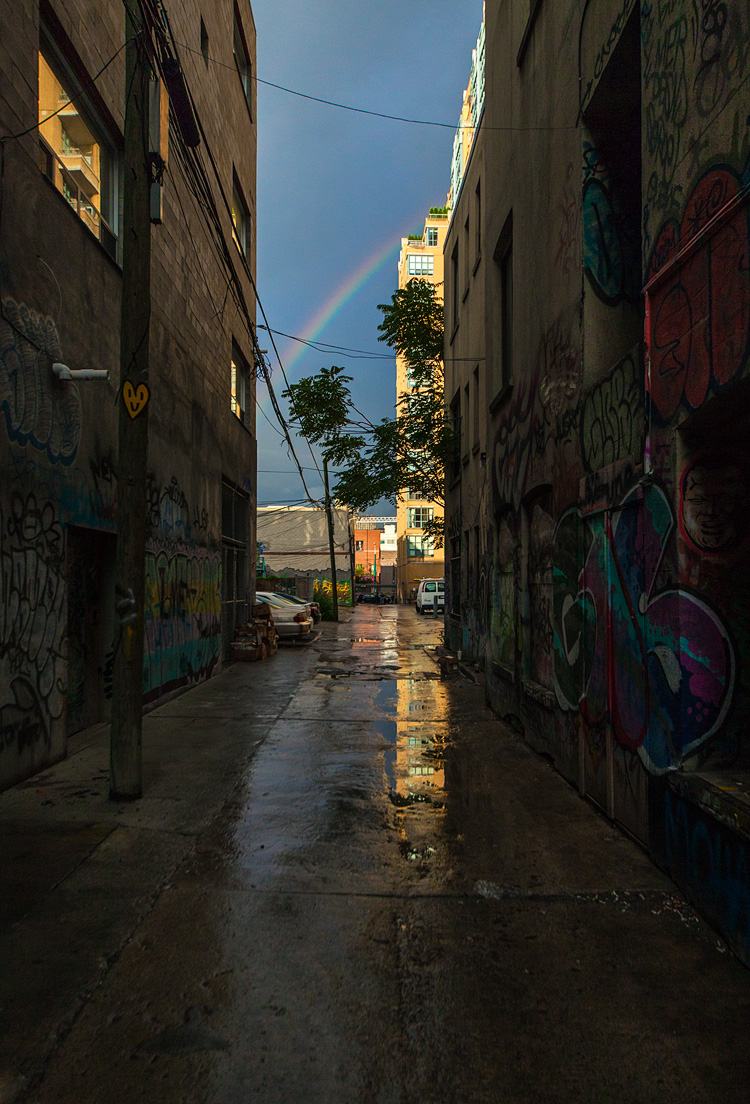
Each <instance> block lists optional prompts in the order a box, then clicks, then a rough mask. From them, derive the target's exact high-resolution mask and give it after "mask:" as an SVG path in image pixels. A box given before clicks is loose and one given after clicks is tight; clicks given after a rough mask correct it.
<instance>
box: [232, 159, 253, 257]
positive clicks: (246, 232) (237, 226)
mask: <svg viewBox="0 0 750 1104" xmlns="http://www.w3.org/2000/svg"><path fill="white" fill-rule="evenodd" d="M232 238H233V240H234V244H235V245H236V246H237V248H238V249H239V251H240V253H242V255H243V256H244V255H245V253H246V252H247V248H248V246H249V244H250V215H249V214H248V210H247V206H246V204H245V201H244V199H243V198H242V192H241V191H240V188H239V184H238V183H237V178H236V177H235V180H234V185H233V187H232Z"/></svg>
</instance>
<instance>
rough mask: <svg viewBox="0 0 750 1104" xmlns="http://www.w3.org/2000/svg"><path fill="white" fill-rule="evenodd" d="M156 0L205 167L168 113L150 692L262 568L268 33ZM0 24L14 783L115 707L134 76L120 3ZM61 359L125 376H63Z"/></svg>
mask: <svg viewBox="0 0 750 1104" xmlns="http://www.w3.org/2000/svg"><path fill="white" fill-rule="evenodd" d="M160 7H161V5H160ZM143 8H144V11H152V10H153V11H155V10H156V9H155V6H153V5H152V6H148V5H144V6H143ZM164 8H165V10H166V12H167V14H168V17H169V23H170V27H171V35H169V36H168V37H169V38H170V44H171V49H172V52H173V54H174V55H175V56H176V57H177V58H178V59H179V62H180V65H181V68H182V72H183V74H184V78H185V81H186V84H187V87H188V89H189V91H190V93H191V95H192V98H193V102H194V107H195V112H196V115H197V118H198V119H199V121H200V124H201V127H202V132H201V137H200V161H201V163H202V165H203V167H204V169H205V174H206V175H205V177H203V178H201V174H200V166H199V163H198V158H197V156H196V155H195V154H194V153H193V152H192V150H191V149H190V148H188V147H187V146H186V144H185V142H184V141H183V140H182V139H181V136H180V134H179V132H178V130H177V129H176V128H174V127H173V128H172V129H171V130H170V134H169V149H168V156H167V164H166V167H165V169H164V173H163V176H162V188H161V196H162V214H161V223H160V224H153V225H152V227H151V311H150V319H149V327H148V338H147V340H148V343H149V355H150V365H151V371H150V380H149V387H150V394H149V393H148V392H145V393H143V394H142V395H141V397H140V398H139V397H138V396H137V395H131V396H130V398H131V400H133V399H134V398H135V399H137V401H136V402H135V406H134V408H133V409H134V415H133V416H138V410H139V409H140V408H141V406H142V403H143V402H145V401H147V403H148V466H147V470H148V476H147V486H148V490H147V498H146V501H144V503H143V509H144V512H145V514H146V517H147V525H148V531H147V546H146V564H145V571H146V600H145V606H144V608H143V611H142V613H143V625H144V650H145V658H144V668H143V702H144V705H145V706H146V707H149V706H153V705H155V704H157V703H159V702H161V701H164V700H165V698H167V697H168V696H170V695H173V694H176V693H179V692H181V691H182V690H184V689H185V688H187V687H189V686H192V685H194V684H195V683H197V682H199V681H200V680H202V679H206V678H208V677H209V676H210V675H212V674H213V673H215V672H217V671H219V670H220V669H221V666H222V662H223V660H224V656H225V655H226V654H227V651H228V647H229V643H230V642H231V639H232V636H233V631H234V626H235V623H236V622H237V621H238V620H240V619H243V618H244V617H245V616H246V610H247V599H248V594H249V593H250V591H252V589H253V585H254V582H253V580H254V575H253V572H254V557H251V556H250V555H249V550H250V548H254V546H255V520H254V519H255V486H256V483H255V466H256V461H255V456H256V446H255V411H254V405H255V404H254V389H255V355H256V354H255V336H254V292H253V284H254V272H255V226H256V219H255V178H256V123H255V118H256V101H255V86H254V82H253V80H252V73H253V71H254V67H255V26H254V22H253V14H252V10H251V7H250V4H249V2H248V0H215V2H214V3H212V4H210V5H207V4H203V5H201V4H199V3H198V0H166V2H165V5H164ZM0 23H1V24H2V27H3V32H2V37H1V39H0V68H1V69H2V72H3V81H2V82H1V83H0V134H2V135H3V136H4V139H3V145H2V155H1V156H2V204H1V206H0V220H1V221H0V257H1V258H2V259H1V261H0V729H1V730H2V739H1V740H0V786H7V785H8V784H10V783H12V782H14V781H16V780H17V779H19V778H22V777H24V776H25V775H28V774H31V773H33V772H34V771H35V770H38V769H39V768H41V767H43V766H44V765H46V764H48V763H50V762H52V761H54V760H56V759H59V758H61V757H62V756H63V755H64V754H65V750H66V745H67V740H68V737H69V736H70V735H72V734H73V733H75V732H77V731H79V730H80V729H82V728H85V727H86V726H88V725H90V724H92V723H94V722H96V721H101V720H105V719H107V717H108V712H109V699H110V693H111V673H112V664H113V655H114V650H115V649H116V648H117V647H118V646H119V643H120V639H121V635H120V634H121V631H122V630H121V626H120V622H119V619H118V617H117V615H116V613H115V583H116V581H117V580H115V578H114V548H115V533H116V531H117V526H118V503H117V474H118V415H119V404H121V403H122V402H123V401H124V400H123V395H122V390H121V387H120V305H121V288H122V277H123V274H122V268H121V264H122V242H123V238H124V236H125V235H126V234H127V233H128V231H129V228H128V226H127V225H125V224H124V221H123V206H122V190H123V179H124V172H125V166H124V164H123V125H124V116H125V102H126V94H127V91H128V90H127V87H126V77H125V51H124V50H123V46H124V43H125V11H124V6H123V4H122V3H116V2H114V0H87V2H86V3H85V4H81V3H80V2H79V0H30V2H28V3H23V4H19V3H17V2H16V0H0ZM164 33H165V34H168V32H166V31H164ZM173 120H174V116H173ZM146 155H147V151H146V150H145V149H144V159H145V157H146ZM206 190H207V191H208V192H210V194H211V196H212V197H213V202H214V204H215V219H214V220H213V221H212V222H210V223H207V221H206V216H205V206H206V203H207V200H206ZM220 237H222V238H223V242H224V244H225V246H226V249H224V246H223V245H221V244H220V243H219V242H218V239H219V238H220ZM230 267H232V268H234V270H235V278H233V279H232V281H231V284H230V282H229V277H228V269H229V268H230ZM243 304H244V306H243ZM60 363H63V364H65V365H67V366H68V367H69V368H70V369H72V370H73V371H74V372H75V371H76V370H79V369H91V370H100V371H107V372H109V379H108V380H107V379H95V380H81V379H80V378H79V379H76V378H71V379H65V378H63V377H64V374H65V373H62V375H61V373H60V369H59V368H58V369H54V368H53V366H54V365H56V364H60ZM139 404H140V405H139Z"/></svg>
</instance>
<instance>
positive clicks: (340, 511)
mask: <svg viewBox="0 0 750 1104" xmlns="http://www.w3.org/2000/svg"><path fill="white" fill-rule="evenodd" d="M332 513H333V544H334V559H335V564H336V579H337V584H338V594H339V597H340V599H342V600H346V601H351V598H352V575H353V573H354V523H353V519H352V518H351V516H350V514H349V511H348V510H346V509H344V508H342V507H337V508H334V509H333V511H332ZM257 523H258V547H259V553H260V557H261V561H262V564H263V567H262V571H263V574H264V575H273V576H276V577H279V576H287V577H288V578H290V579H294V578H296V579H300V578H304V577H307V578H308V579H312V580H313V581H314V580H316V579H317V580H324V579H328V580H330V578H331V553H330V545H329V541H328V520H327V518H326V512H325V510H323V509H320V508H319V507H316V506H281V505H279V506H259V507H258V511H257ZM259 589H261V588H260V586H259Z"/></svg>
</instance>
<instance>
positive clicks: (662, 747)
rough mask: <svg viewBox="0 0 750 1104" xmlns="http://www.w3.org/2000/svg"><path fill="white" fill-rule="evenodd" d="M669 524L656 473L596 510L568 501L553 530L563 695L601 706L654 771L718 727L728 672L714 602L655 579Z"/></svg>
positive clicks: (559, 691)
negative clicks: (614, 504)
mask: <svg viewBox="0 0 750 1104" xmlns="http://www.w3.org/2000/svg"><path fill="white" fill-rule="evenodd" d="M673 529H674V518H673V515H672V511H671V508H670V505H669V502H668V500H667V497H666V495H665V494H664V492H663V490H662V489H661V488H660V487H658V486H656V485H653V486H650V487H647V488H645V489H644V490H643V491H642V490H641V489H640V488H639V487H636V488H634V489H633V490H632V491H630V493H629V494H628V495H626V496H625V498H624V499H623V500H622V502H621V503H620V505H619V507H618V508H617V509H616V510H613V511H611V512H603V513H600V514H598V515H596V516H595V517H591V518H588V519H586V518H581V517H580V515H579V514H578V512H577V510H571V511H568V512H567V513H566V514H565V515H563V517H562V518H561V519H560V522H559V523H558V527H557V532H556V535H555V544H556V548H555V598H554V610H555V637H554V640H555V692H556V695H557V700H558V703H559V704H560V705H561V707H562V708H563V709H566V710H577V709H580V710H581V712H582V714H583V716H584V718H585V719H586V721H587V722H589V723H597V722H599V721H601V720H602V719H603V718H605V716H607V714H608V715H609V718H610V722H611V725H612V730H613V734H614V736H615V739H616V740H617V742H618V743H619V744H620V745H621V746H622V747H625V748H629V749H630V750H632V751H637V752H638V754H639V755H640V757H641V759H642V760H643V762H644V764H645V765H646V767H647V769H648V770H650V771H652V772H656V773H661V772H664V771H667V770H671V769H675V768H676V767H679V766H680V765H681V763H682V762H683V760H684V759H685V758H686V757H687V756H689V755H690V754H691V753H692V752H694V751H695V750H696V749H697V748H699V747H700V746H701V745H702V744H704V743H705V742H706V741H707V740H709V739H710V738H711V737H712V736H713V735H714V734H715V733H716V732H717V731H718V730H719V728H720V727H721V725H722V723H723V721H724V719H725V717H726V715H727V711H728V709H729V706H730V703H731V700H732V695H733V692H734V684H735V660H734V650H733V647H732V644H731V642H730V640H729V637H728V634H727V632H726V629H725V628H724V626H723V624H722V622H721V621H720V620H719V618H718V617H717V616H716V614H715V613H714V612H713V611H712V610H711V609H710V607H709V606H708V605H707V604H706V603H705V602H704V601H702V600H701V599H700V598H698V597H697V596H696V595H694V594H692V593H690V592H689V591H687V590H684V589H679V588H673V587H665V588H664V589H659V588H658V586H657V577H658V575H659V571H660V568H661V565H662V560H663V557H664V553H665V548H666V545H667V541H668V540H669V538H670V536H671V534H672V532H673ZM579 550H580V552H581V553H582V558H579V556H578V555H576V553H577V552H578V551H579ZM581 563H583V567H582V568H581V567H580V564H581ZM608 702H609V707H608Z"/></svg>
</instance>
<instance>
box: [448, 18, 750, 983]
mask: <svg viewBox="0 0 750 1104" xmlns="http://www.w3.org/2000/svg"><path fill="white" fill-rule="evenodd" d="M748 20H749V15H748V6H747V3H745V2H744V0H724V2H723V3H722V4H720V5H711V4H704V5H702V7H700V6H699V7H696V5H695V4H694V3H693V2H692V0H670V3H669V4H648V3H643V4H639V3H637V2H635V0H625V3H623V2H622V0H597V3H595V4H593V3H591V4H580V3H578V0H561V2H560V3H555V4H553V3H548V2H545V0H541V2H535V3H532V4H529V3H528V2H527V0H502V2H501V0H487V5H486V71H485V76H486V88H485V105H484V116H483V121H482V126H481V127H480V128H479V133H478V135H477V136H476V138H475V140H474V142H473V145H472V148H471V150H470V153H469V157H468V160H467V161H466V164H465V167H464V172H463V177H462V180H461V183H460V187H459V190H458V192H457V193H456V195H455V199H454V208H453V211H452V217H451V223H450V228H449V231H448V234H447V240H446V246H445V253H446V258H447V261H446V287H445V305H446V310H445V313H446V347H445V362H446V404H447V405H448V406H449V407H451V408H453V410H454V412H455V414H456V417H457V419H458V420H459V422H460V425H461V436H462V449H461V460H460V463H457V465H456V468H455V470H454V471H453V472H452V473H449V478H448V487H447V495H446V532H447V537H448V542H449V556H450V571H449V572H448V579H447V586H448V591H449V593H448V599H447V602H448V609H447V611H446V635H447V637H448V640H449V642H450V643H451V644H452V646H453V647H454V648H462V649H463V650H464V654H465V656H466V658H468V659H469V660H472V661H474V662H477V663H479V664H481V665H482V666H483V667H484V670H485V675H486V685H487V691H488V695H489V697H490V699H491V701H492V704H493V706H494V708H495V709H496V710H497V712H498V714H499V715H500V716H503V717H508V716H512V717H513V718H514V720H515V724H516V727H517V729H518V730H519V731H523V732H524V733H525V736H526V739H527V740H528V741H529V743H530V744H531V745H532V746H533V747H535V748H537V749H538V750H539V751H541V752H543V753H545V754H546V755H547V756H548V757H549V758H550V760H551V761H552V762H554V764H555V765H556V767H557V769H558V770H559V771H560V772H561V773H562V774H563V775H564V776H565V777H566V778H568V779H569V780H570V781H571V783H573V784H574V785H575V786H576V787H577V788H578V790H579V792H580V793H581V795H582V796H585V797H587V798H588V799H589V800H591V801H592V802H594V803H596V804H597V805H599V806H600V807H601V808H602V809H603V810H604V811H605V812H606V813H607V815H608V816H609V817H611V818H612V819H613V820H615V821H616V822H618V823H619V824H621V825H622V826H623V827H625V828H626V829H627V830H628V831H629V832H630V833H632V834H633V835H634V836H636V837H637V838H638V839H639V840H640V841H641V842H642V843H643V844H644V846H645V847H647V848H648V849H649V852H650V853H651V855H652V856H653V857H654V859H655V860H656V861H657V862H658V863H659V864H660V865H661V866H663V867H664V869H666V870H667V871H668V872H669V873H670V874H671V875H672V876H673V877H674V878H675V880H676V881H677V882H678V883H679V884H680V885H681V886H682V887H683V888H684V889H685V891H686V892H687V893H688V895H689V896H691V897H692V899H693V900H694V901H695V902H696V903H697V904H698V905H699V906H700V907H701V908H702V910H703V911H704V913H705V914H706V915H708V916H709V917H710V918H711V919H712V920H713V921H714V923H715V924H716V925H717V926H718V927H719V928H720V929H721V931H722V932H723V934H724V935H725V937H726V938H727V939H728V940H729V942H730V943H731V944H732V946H733V947H734V949H735V950H736V951H737V952H738V953H739V954H740V955H741V956H742V957H743V958H744V959H745V961H750V920H749V918H750V879H749V877H748V870H750V827H749V824H750V822H749V821H748V817H747V793H748V792H750V737H749V736H748V733H749V732H750V728H749V726H748V719H749V718H750V634H749V632H748V628H749V627H750V588H749V587H748V586H747V585H746V579H747V576H748V572H749V570H750V526H748V524H747V522H746V514H747V510H746V507H745V504H746V501H747V489H748V487H749V486H750V452H749V451H748V424H750V417H749V415H750V271H749V270H748V263H747V258H748V254H749V253H750V217H749V215H750V208H749V207H748V195H749V192H748V181H749V180H750V157H749V148H748V142H747V135H746V122H747V118H748V115H749V114H750V85H748V83H747V81H746V76H747V72H748V65H749V64H750V54H749V53H748V50H747V49H746V44H747V42H748V41H750V24H749V22H748ZM475 450H476V451H475Z"/></svg>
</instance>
